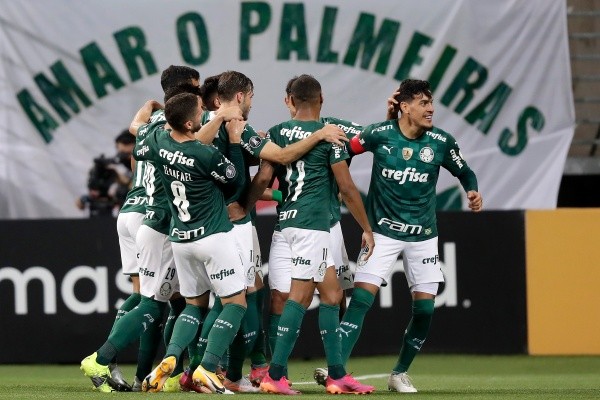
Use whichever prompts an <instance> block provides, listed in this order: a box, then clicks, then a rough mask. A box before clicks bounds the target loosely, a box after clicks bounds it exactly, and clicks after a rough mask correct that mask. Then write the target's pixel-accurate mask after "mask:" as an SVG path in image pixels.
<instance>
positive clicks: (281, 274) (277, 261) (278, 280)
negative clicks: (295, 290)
mask: <svg viewBox="0 0 600 400" xmlns="http://www.w3.org/2000/svg"><path fill="white" fill-rule="evenodd" d="M291 259H292V251H291V249H290V245H289V244H288V242H286V240H285V238H284V237H283V233H281V231H273V236H272V237H271V248H270V250H269V288H270V289H271V290H278V291H280V292H282V293H289V292H290V285H291V280H290V279H291V278H292V263H291V261H290V260H291Z"/></svg>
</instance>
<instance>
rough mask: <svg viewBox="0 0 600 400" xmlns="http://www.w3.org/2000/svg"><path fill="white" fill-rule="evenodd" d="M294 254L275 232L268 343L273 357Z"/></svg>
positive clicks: (271, 255)
mask: <svg viewBox="0 0 600 400" xmlns="http://www.w3.org/2000/svg"><path fill="white" fill-rule="evenodd" d="M291 258H292V253H291V249H290V245H289V244H288V242H287V241H286V240H285V238H284V237H283V234H282V233H281V231H279V230H275V231H274V232H273V236H272V238H271V247H270V251H269V271H268V272H269V274H268V278H269V287H270V289H271V300H270V306H269V326H268V343H269V348H270V350H271V357H272V356H273V352H274V351H275V343H276V341H277V327H278V326H279V320H280V318H281V313H282V312H283V307H284V306H285V302H286V301H287V299H288V296H289V293H290V284H291V276H292V264H291V261H290V260H291Z"/></svg>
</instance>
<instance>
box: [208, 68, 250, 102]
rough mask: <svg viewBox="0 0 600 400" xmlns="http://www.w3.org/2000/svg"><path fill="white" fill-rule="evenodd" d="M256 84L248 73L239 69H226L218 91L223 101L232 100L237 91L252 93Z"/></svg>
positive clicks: (220, 78) (221, 77) (220, 79)
mask: <svg viewBox="0 0 600 400" xmlns="http://www.w3.org/2000/svg"><path fill="white" fill-rule="evenodd" d="M253 90H254V84H253V83H252V81H251V80H250V78H248V77H247V76H246V75H244V74H242V73H241V72H237V71H225V72H223V73H222V74H221V76H220V77H219V85H218V86H217V93H218V95H219V98H220V99H221V100H223V101H229V100H232V99H233V97H234V96H235V95H236V93H239V92H242V93H250V92H251V91H253Z"/></svg>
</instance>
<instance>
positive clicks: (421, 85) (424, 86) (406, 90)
mask: <svg viewBox="0 0 600 400" xmlns="http://www.w3.org/2000/svg"><path fill="white" fill-rule="evenodd" d="M398 92H399V93H398V94H397V95H396V97H395V99H396V101H398V103H401V102H405V103H410V102H411V101H412V100H413V99H414V98H415V97H416V96H418V95H420V94H424V95H425V96H427V97H430V98H431V97H433V95H432V94H431V87H430V86H429V82H427V81H421V80H418V79H405V80H403V81H402V82H400V87H399V88H398Z"/></svg>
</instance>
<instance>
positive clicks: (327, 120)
mask: <svg viewBox="0 0 600 400" xmlns="http://www.w3.org/2000/svg"><path fill="white" fill-rule="evenodd" d="M321 122H322V123H324V124H334V125H337V126H339V127H340V128H341V129H342V130H343V131H344V133H345V134H346V137H347V138H348V139H352V138H353V137H354V136H356V135H358V134H360V132H361V131H362V126H360V125H358V124H355V123H354V122H350V121H346V120H343V119H339V118H335V117H322V118H321ZM347 148H348V142H346V149H347ZM350 156H351V155H350ZM350 159H351V158H348V164H350ZM339 191H340V190H339V188H338V185H337V182H336V181H335V179H332V181H331V220H330V221H329V225H330V226H334V225H335V224H337V223H338V222H339V221H341V219H342V211H341V209H340V207H341V202H340V198H339V197H338V194H339Z"/></svg>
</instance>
